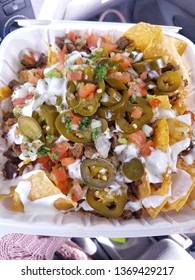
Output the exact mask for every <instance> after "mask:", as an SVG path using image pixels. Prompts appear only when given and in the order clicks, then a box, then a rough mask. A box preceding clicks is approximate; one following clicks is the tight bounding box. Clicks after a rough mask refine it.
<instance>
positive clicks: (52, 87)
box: [33, 77, 67, 110]
mask: <svg viewBox="0 0 195 280" xmlns="http://www.w3.org/2000/svg"><path fill="white" fill-rule="evenodd" d="M66 82H67V80H66V78H56V77H52V78H50V79H49V78H47V79H40V80H38V82H37V91H38V93H39V95H40V96H39V97H38V98H37V99H36V100H35V102H34V105H33V110H36V109H37V108H39V107H40V106H41V105H42V104H43V103H44V102H48V103H50V104H51V103H53V102H54V101H53V98H54V97H57V96H61V97H62V104H63V105H64V106H66V105H67V102H66ZM50 99H51V100H50Z"/></svg>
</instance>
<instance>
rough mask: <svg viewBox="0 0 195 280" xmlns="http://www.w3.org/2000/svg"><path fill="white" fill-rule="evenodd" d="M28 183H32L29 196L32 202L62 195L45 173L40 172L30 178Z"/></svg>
mask: <svg viewBox="0 0 195 280" xmlns="http://www.w3.org/2000/svg"><path fill="white" fill-rule="evenodd" d="M27 181H30V182H31V190H30V192H29V196H28V198H29V199H30V200H36V199H39V198H43V197H46V196H50V195H55V194H59V193H61V191H60V190H59V189H58V188H57V187H56V186H55V185H54V184H53V183H52V182H51V181H50V180H49V178H48V177H47V176H46V174H45V172H44V171H39V172H37V173H36V174H34V175H32V176H30V177H29V178H28V179H27Z"/></svg>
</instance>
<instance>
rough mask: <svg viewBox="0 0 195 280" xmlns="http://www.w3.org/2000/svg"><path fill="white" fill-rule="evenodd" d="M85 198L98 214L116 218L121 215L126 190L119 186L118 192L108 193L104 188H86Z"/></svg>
mask: <svg viewBox="0 0 195 280" xmlns="http://www.w3.org/2000/svg"><path fill="white" fill-rule="evenodd" d="M86 199H87V202H88V203H89V205H90V206H91V207H92V208H93V209H94V210H95V211H96V212H97V213H99V214H100V215H102V216H103V217H106V218H111V219H112V218H113V219H116V218H118V217H120V216H121V214H122V213H123V211H124V208H125V205H126V202H127V191H126V188H125V187H121V189H120V192H117V193H115V192H112V193H109V188H106V189H101V190H100V189H94V190H93V189H90V188H89V189H88V190H87V194H86Z"/></svg>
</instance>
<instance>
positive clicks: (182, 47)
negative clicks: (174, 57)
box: [164, 35, 187, 56]
mask: <svg viewBox="0 0 195 280" xmlns="http://www.w3.org/2000/svg"><path fill="white" fill-rule="evenodd" d="M164 36H165V37H168V40H169V41H170V42H171V44H173V45H174V46H175V48H176V50H177V52H178V54H179V55H180V56H182V54H183V53H184V52H185V50H186V48H187V43H186V42H183V41H181V40H178V39H176V38H173V37H169V36H167V35H164Z"/></svg>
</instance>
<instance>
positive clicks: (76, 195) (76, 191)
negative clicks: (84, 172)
mask: <svg viewBox="0 0 195 280" xmlns="http://www.w3.org/2000/svg"><path fill="white" fill-rule="evenodd" d="M70 193H71V195H72V196H71V198H72V200H73V201H78V200H79V199H81V198H82V197H83V195H84V193H85V191H84V190H83V189H82V188H81V186H80V184H79V181H78V180H77V179H75V180H74V181H73V186H72V188H71V190H70Z"/></svg>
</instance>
